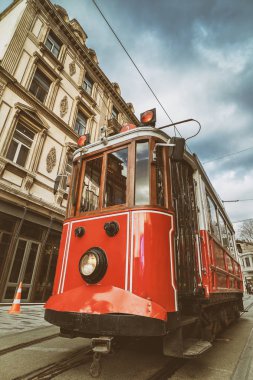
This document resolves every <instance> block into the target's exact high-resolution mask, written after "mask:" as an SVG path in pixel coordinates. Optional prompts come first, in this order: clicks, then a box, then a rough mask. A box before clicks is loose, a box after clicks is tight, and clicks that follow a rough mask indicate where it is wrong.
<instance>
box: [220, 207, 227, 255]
mask: <svg viewBox="0 0 253 380" xmlns="http://www.w3.org/2000/svg"><path fill="white" fill-rule="evenodd" d="M218 219H219V226H220V233H221V240H222V245H223V247H225V248H227V249H228V236H227V228H226V224H225V221H224V219H223V217H222V215H221V214H220V213H218Z"/></svg>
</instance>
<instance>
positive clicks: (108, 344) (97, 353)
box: [90, 336, 113, 377]
mask: <svg viewBox="0 0 253 380" xmlns="http://www.w3.org/2000/svg"><path fill="white" fill-rule="evenodd" d="M112 340H113V337H108V336H101V337H99V338H92V339H91V348H92V351H93V352H94V355H93V362H92V364H91V366H90V374H91V376H92V377H98V376H99V375H100V373H101V356H102V354H109V353H110V352H111V348H112Z"/></svg>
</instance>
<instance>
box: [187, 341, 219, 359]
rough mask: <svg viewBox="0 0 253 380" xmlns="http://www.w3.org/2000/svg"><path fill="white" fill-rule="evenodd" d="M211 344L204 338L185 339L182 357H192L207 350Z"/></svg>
mask: <svg viewBox="0 0 253 380" xmlns="http://www.w3.org/2000/svg"><path fill="white" fill-rule="evenodd" d="M211 347H212V344H211V343H210V342H208V341H206V340H197V339H187V340H186V341H184V351H183V357H184V358H194V357H196V356H199V355H201V354H203V353H204V352H205V351H207V350H209V349H210V348H211Z"/></svg>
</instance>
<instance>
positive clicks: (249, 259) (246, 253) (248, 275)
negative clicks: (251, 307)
mask: <svg viewBox="0 0 253 380" xmlns="http://www.w3.org/2000/svg"><path fill="white" fill-rule="evenodd" d="M236 247H237V250H238V253H239V258H240V263H241V266H242V274H243V280H244V285H245V286H246V284H247V283H248V284H250V285H252V287H253V243H252V242H247V241H244V240H237V241H236Z"/></svg>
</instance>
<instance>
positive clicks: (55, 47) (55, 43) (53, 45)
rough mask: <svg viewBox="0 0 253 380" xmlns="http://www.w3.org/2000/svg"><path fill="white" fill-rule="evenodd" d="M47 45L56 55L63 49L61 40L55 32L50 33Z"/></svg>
mask: <svg viewBox="0 0 253 380" xmlns="http://www.w3.org/2000/svg"><path fill="white" fill-rule="evenodd" d="M45 45H46V47H47V48H48V49H49V50H50V51H51V52H52V53H53V55H54V56H55V57H58V55H59V52H60V49H61V42H60V41H59V40H58V38H57V37H56V36H55V35H54V34H53V33H51V32H50V33H49V35H48V37H47V40H46V43H45Z"/></svg>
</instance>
